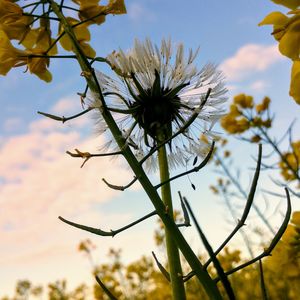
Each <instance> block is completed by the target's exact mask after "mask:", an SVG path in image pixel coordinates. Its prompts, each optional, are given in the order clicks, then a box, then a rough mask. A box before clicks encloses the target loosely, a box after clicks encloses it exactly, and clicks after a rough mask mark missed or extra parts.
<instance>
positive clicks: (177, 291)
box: [158, 145, 186, 300]
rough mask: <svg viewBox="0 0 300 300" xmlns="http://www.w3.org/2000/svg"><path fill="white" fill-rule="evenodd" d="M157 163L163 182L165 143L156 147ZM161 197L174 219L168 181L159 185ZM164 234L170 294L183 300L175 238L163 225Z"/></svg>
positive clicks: (166, 162) (178, 299) (165, 171)
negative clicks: (170, 287)
mask: <svg viewBox="0 0 300 300" xmlns="http://www.w3.org/2000/svg"><path fill="white" fill-rule="evenodd" d="M158 163H159V172H160V181H161V182H165V181H166V180H168V179H169V178H170V175H169V165H168V158H167V153H166V147H165V145H164V146H162V147H160V148H159V149H158ZM161 198H162V201H163V203H164V204H165V206H166V208H167V213H168V215H169V216H170V218H171V219H172V220H174V215H173V203H172V196H171V186H170V183H169V182H168V183H166V184H164V185H163V186H162V187H161ZM165 236H166V248H167V256H168V265H169V273H170V279H171V286H172V296H173V299H174V300H185V299H186V296H185V290H184V283H183V280H182V269H181V264H180V256H179V250H178V247H177V244H176V243H175V240H174V239H173V238H172V232H171V231H170V230H169V229H168V228H167V227H165Z"/></svg>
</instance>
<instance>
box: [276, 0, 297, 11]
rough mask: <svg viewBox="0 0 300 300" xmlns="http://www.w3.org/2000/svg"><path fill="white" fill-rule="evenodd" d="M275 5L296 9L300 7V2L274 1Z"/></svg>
mask: <svg viewBox="0 0 300 300" xmlns="http://www.w3.org/2000/svg"><path fill="white" fill-rule="evenodd" d="M272 1H273V2H274V3H276V4H279V5H283V6H285V7H288V8H290V9H295V8H297V7H298V6H300V0H272Z"/></svg>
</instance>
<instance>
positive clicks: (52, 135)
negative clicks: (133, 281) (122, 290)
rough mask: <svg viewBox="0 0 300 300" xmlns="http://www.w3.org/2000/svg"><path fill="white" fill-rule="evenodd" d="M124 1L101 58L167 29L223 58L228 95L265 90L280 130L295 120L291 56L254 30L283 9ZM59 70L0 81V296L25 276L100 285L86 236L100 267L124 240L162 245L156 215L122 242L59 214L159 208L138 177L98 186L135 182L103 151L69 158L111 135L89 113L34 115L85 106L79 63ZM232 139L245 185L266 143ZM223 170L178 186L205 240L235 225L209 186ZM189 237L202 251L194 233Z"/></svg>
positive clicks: (241, 3)
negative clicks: (94, 156)
mask: <svg viewBox="0 0 300 300" xmlns="http://www.w3.org/2000/svg"><path fill="white" fill-rule="evenodd" d="M126 4H127V9H128V14H127V15H123V16H108V17H107V21H106V23H105V24H103V25H102V26H100V27H92V28H93V29H92V35H93V39H92V42H91V45H92V46H93V47H94V49H96V51H97V54H98V55H99V56H106V55H107V54H109V53H110V52H112V51H113V50H114V49H118V48H119V47H121V48H122V49H125V50H126V49H130V47H131V46H132V44H133V41H134V39H135V38H139V39H141V40H143V39H145V38H146V37H149V38H151V40H153V41H154V42H155V43H158V44H159V43H160V41H161V39H162V38H163V37H167V38H168V37H170V38H171V39H172V41H173V42H174V43H179V42H183V43H184V45H185V47H186V48H190V47H191V48H197V47H198V46H200V54H199V56H198V58H197V61H196V63H197V64H198V65H199V66H201V65H204V64H205V63H207V62H213V63H217V64H219V66H220V68H221V69H222V70H223V71H224V73H225V76H226V77H227V81H228V82H227V86H228V89H229V97H230V96H232V95H234V94H237V93H239V92H245V93H247V94H251V95H253V96H254V97H255V99H256V100H257V101H259V100H261V99H262V97H263V96H265V95H268V96H270V97H271V98H272V100H273V102H272V105H273V111H274V112H275V113H276V118H277V121H276V124H277V125H276V127H275V128H274V131H273V132H274V134H276V135H277V134H279V133H280V132H284V130H285V129H286V128H287V127H288V125H289V123H290V122H291V121H292V120H293V118H295V117H297V116H298V114H299V106H297V105H296V104H294V103H293V100H292V99H290V98H289V96H288V88H289V72H290V62H289V61H288V60H287V59H285V58H284V57H282V56H280V54H279V53H278V50H277V45H276V43H275V42H274V40H273V38H272V36H271V35H270V32H271V28H270V27H262V28H260V27H258V26H257V24H258V23H259V22H260V21H261V20H262V19H263V17H264V16H265V15H267V14H268V13H269V12H271V11H274V10H278V9H281V8H280V7H278V6H276V5H274V4H273V3H272V2H270V1H261V0H252V1H248V0H234V1H216V0H212V1H199V0H190V1H186V2H183V1H177V0H175V1H174V0H173V1H170V0H164V1H161V0H140V1H126ZM102 67H103V66H101V65H99V66H98V68H102ZM50 70H51V72H52V73H53V81H52V82H51V83H50V84H46V83H44V82H42V81H40V80H39V79H38V78H37V77H35V76H34V75H30V74H27V73H26V74H24V73H23V71H24V69H22V68H18V69H15V70H12V71H11V72H10V73H9V74H8V75H7V76H6V77H0V89H1V95H0V102H1V104H2V109H1V110H0V154H1V155H0V191H1V193H0V203H1V210H0V236H1V247H0V257H1V258H0V265H1V268H0V277H1V278H4V280H3V279H2V280H1V282H0V291H1V293H0V295H2V294H5V293H12V291H13V287H14V284H15V282H16V280H18V279H25V278H28V279H31V280H32V281H34V282H35V283H45V282H48V281H51V280H55V279H60V278H67V279H68V280H69V281H70V283H71V285H74V284H76V283H78V282H80V281H88V282H92V278H91V277H90V275H89V273H90V269H89V264H88V261H87V260H86V258H84V257H83V256H82V255H81V254H79V253H78V252H77V251H76V245H77V244H78V242H79V241H80V240H81V239H85V238H91V239H93V242H95V243H96V244H97V245H100V250H99V251H98V255H99V257H98V259H99V260H98V261H99V263H100V262H104V261H105V260H106V257H105V255H106V253H107V251H108V249H109V247H121V248H122V249H123V253H124V259H125V260H126V261H132V260H134V259H135V258H138V257H139V255H141V254H142V253H143V254H144V253H145V254H149V253H150V251H151V250H153V249H154V245H153V241H152V240H153V238H152V237H153V230H154V228H155V225H156V222H155V220H154V219H153V220H149V221H147V222H146V223H145V224H143V225H141V226H138V227H136V228H134V229H132V230H130V231H128V232H127V233H125V234H121V235H120V236H117V237H115V238H114V239H104V238H100V237H93V236H90V235H88V234H86V233H82V232H79V231H77V230H75V229H73V228H69V227H67V226H66V225H64V224H61V223H60V222H59V221H58V220H57V216H58V215H63V216H65V217H67V218H70V219H73V220H76V221H78V222H83V223H86V224H88V225H91V226H95V227H101V228H103V229H110V228H113V229H114V228H117V227H119V226H122V225H123V224H126V222H128V221H131V220H134V219H135V218H137V217H139V216H141V215H143V214H146V213H148V212H150V211H151V210H152V207H151V205H150V203H149V201H148V200H147V199H146V197H145V195H144V193H143V192H142V191H141V190H140V188H139V186H138V185H136V186H134V187H133V190H131V191H128V192H123V193H120V192H116V191H112V190H108V189H107V188H106V187H105V186H104V184H103V183H102V182H101V178H102V177H105V178H106V179H107V180H110V181H112V182H114V183H116V184H121V185H124V184H126V183H127V182H128V181H129V180H130V178H131V177H130V176H132V174H131V173H130V171H129V170H128V169H127V168H126V167H124V165H125V163H124V162H117V161H116V162H111V161H109V160H105V159H101V160H95V161H93V162H89V163H87V165H86V166H85V167H84V168H83V169H80V168H79V166H80V164H81V162H80V161H79V160H76V159H70V158H69V157H67V155H65V151H66V150H72V149H74V148H79V149H80V150H89V151H91V152H92V151H96V150H97V149H98V148H99V146H101V143H102V142H103V140H102V137H100V136H97V134H95V130H94V126H93V121H92V120H90V119H89V117H84V118H82V120H81V121H75V122H70V123H66V124H65V125H63V126H62V125H61V124H57V123H54V122H53V121H50V120H45V119H44V118H42V117H41V116H39V115H37V113H36V112H37V111H38V110H40V111H45V112H52V113H57V114H64V115H71V114H72V113H75V112H76V111H79V110H80V101H79V98H78V96H77V95H76V93H77V92H79V91H82V90H83V88H84V82H83V80H82V78H81V77H80V76H79V74H80V70H79V68H78V66H77V65H76V62H75V61H66V60H63V61H60V60H56V61H52V62H51V67H50ZM298 127H299V126H298ZM233 145H234V147H235V151H236V155H237V159H238V161H241V162H242V163H243V166H245V177H246V182H247V179H249V176H250V175H249V174H251V173H249V169H248V168H249V167H250V166H251V167H253V160H252V159H251V155H252V154H255V153H256V152H257V148H256V147H255V146H253V147H249V145H248V146H247V147H244V148H243V147H240V146H238V147H237V146H236V145H237V143H234V144H233ZM210 169H211V168H210ZM207 174H208V175H209V176H208V175H207ZM214 176H215V175H214V173H213V172H211V171H207V172H205V174H197V175H195V176H194V175H193V176H191V180H192V181H193V182H194V183H195V184H196V185H197V191H196V192H194V191H193V190H192V189H191V187H190V183H189V181H188V179H186V178H184V179H180V180H179V181H178V183H176V186H175V187H174V188H173V192H174V195H175V198H176V197H177V196H176V192H177V190H181V191H183V193H184V194H186V195H187V196H188V198H189V199H190V201H191V203H192V205H193V206H194V207H195V209H196V210H197V215H198V217H199V220H201V225H202V226H203V228H204V229H205V230H206V232H207V235H208V237H209V238H210V240H211V241H212V243H213V244H214V245H218V244H219V242H220V241H222V235H223V236H224V235H225V234H226V231H227V230H228V229H229V228H230V226H229V225H228V223H227V222H226V219H227V216H226V212H225V208H224V207H223V206H222V205H220V200H219V201H218V200H216V198H214V197H213V196H211V195H210V194H209V192H208V186H209V184H212V183H214ZM153 180H157V177H156V176H155V175H153ZM175 206H177V204H176V205H175ZM217 225H220V226H217ZM185 231H186V230H185ZM187 234H188V238H189V239H190V240H191V243H192V244H193V245H195V249H196V250H198V249H199V248H198V246H199V244H200V243H199V242H198V240H197V238H196V237H195V233H189V232H187ZM193 234H194V235H193ZM145 237H146V238H145ZM141 240H142V241H143V242H142V243H141V242H140V241H141ZM78 274H80V275H78Z"/></svg>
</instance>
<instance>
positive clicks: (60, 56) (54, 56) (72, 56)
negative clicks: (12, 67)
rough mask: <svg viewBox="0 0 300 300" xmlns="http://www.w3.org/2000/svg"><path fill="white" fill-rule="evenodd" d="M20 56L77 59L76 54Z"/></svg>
mask: <svg viewBox="0 0 300 300" xmlns="http://www.w3.org/2000/svg"><path fill="white" fill-rule="evenodd" d="M18 57H28V58H35V57H37V58H38V57H43V58H74V59H76V56H75V55H43V54H28V55H19V56H18Z"/></svg>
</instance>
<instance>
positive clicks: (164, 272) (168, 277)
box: [152, 251, 171, 282]
mask: <svg viewBox="0 0 300 300" xmlns="http://www.w3.org/2000/svg"><path fill="white" fill-rule="evenodd" d="M152 255H153V257H154V260H155V262H156V264H157V267H158V268H159V270H160V272H161V273H162V274H163V275H164V277H165V278H166V279H167V280H168V281H169V282H171V278H170V274H169V272H168V271H167V270H166V269H165V268H164V266H163V265H162V264H161V263H160V262H159V261H158V259H157V257H156V255H155V253H154V252H153V251H152Z"/></svg>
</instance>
